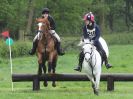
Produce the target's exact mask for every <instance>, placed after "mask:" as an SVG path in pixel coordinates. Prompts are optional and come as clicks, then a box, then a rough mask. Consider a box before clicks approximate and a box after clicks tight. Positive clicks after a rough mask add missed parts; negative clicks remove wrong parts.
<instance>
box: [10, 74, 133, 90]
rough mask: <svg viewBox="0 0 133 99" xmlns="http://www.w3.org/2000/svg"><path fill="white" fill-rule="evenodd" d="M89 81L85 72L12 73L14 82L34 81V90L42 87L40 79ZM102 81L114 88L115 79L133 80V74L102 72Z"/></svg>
mask: <svg viewBox="0 0 133 99" xmlns="http://www.w3.org/2000/svg"><path fill="white" fill-rule="evenodd" d="M44 80H46V81H52V80H55V81H89V79H88V77H87V76H86V75H85V74H46V75H41V76H38V75H37V74H12V81H13V82H28V81H32V82H33V90H39V89H40V81H44ZM101 81H107V90H108V91H113V90H114V82H115V81H133V74H127V73H125V74H124V73H112V74H102V75H101Z"/></svg>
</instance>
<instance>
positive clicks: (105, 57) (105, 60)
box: [102, 50, 112, 69]
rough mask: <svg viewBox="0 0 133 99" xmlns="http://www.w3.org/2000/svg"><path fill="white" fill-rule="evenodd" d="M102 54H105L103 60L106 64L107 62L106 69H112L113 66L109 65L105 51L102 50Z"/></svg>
mask: <svg viewBox="0 0 133 99" xmlns="http://www.w3.org/2000/svg"><path fill="white" fill-rule="evenodd" d="M102 54H103V60H104V62H105V66H106V68H107V69H109V68H111V67H112V66H111V64H109V63H108V59H107V55H106V53H105V51H104V50H102Z"/></svg>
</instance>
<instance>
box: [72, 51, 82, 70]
mask: <svg viewBox="0 0 133 99" xmlns="http://www.w3.org/2000/svg"><path fill="white" fill-rule="evenodd" d="M83 60H84V53H83V51H82V52H80V54H79V64H78V66H76V68H74V70H76V71H79V72H81V70H82V63H83Z"/></svg>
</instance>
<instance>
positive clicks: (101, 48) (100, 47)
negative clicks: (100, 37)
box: [94, 41, 112, 69]
mask: <svg viewBox="0 0 133 99" xmlns="http://www.w3.org/2000/svg"><path fill="white" fill-rule="evenodd" d="M94 45H95V46H96V47H97V49H98V51H100V52H101V53H102V55H103V60H104V62H105V66H106V68H107V69H108V68H111V67H112V66H111V64H109V63H108V58H107V55H106V53H105V51H104V49H103V47H102V45H101V43H100V42H99V41H95V43H94Z"/></svg>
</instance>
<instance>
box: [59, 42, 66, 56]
mask: <svg viewBox="0 0 133 99" xmlns="http://www.w3.org/2000/svg"><path fill="white" fill-rule="evenodd" d="M57 52H58V54H59V55H64V54H65V52H64V51H63V50H62V49H61V44H60V42H57Z"/></svg>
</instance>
